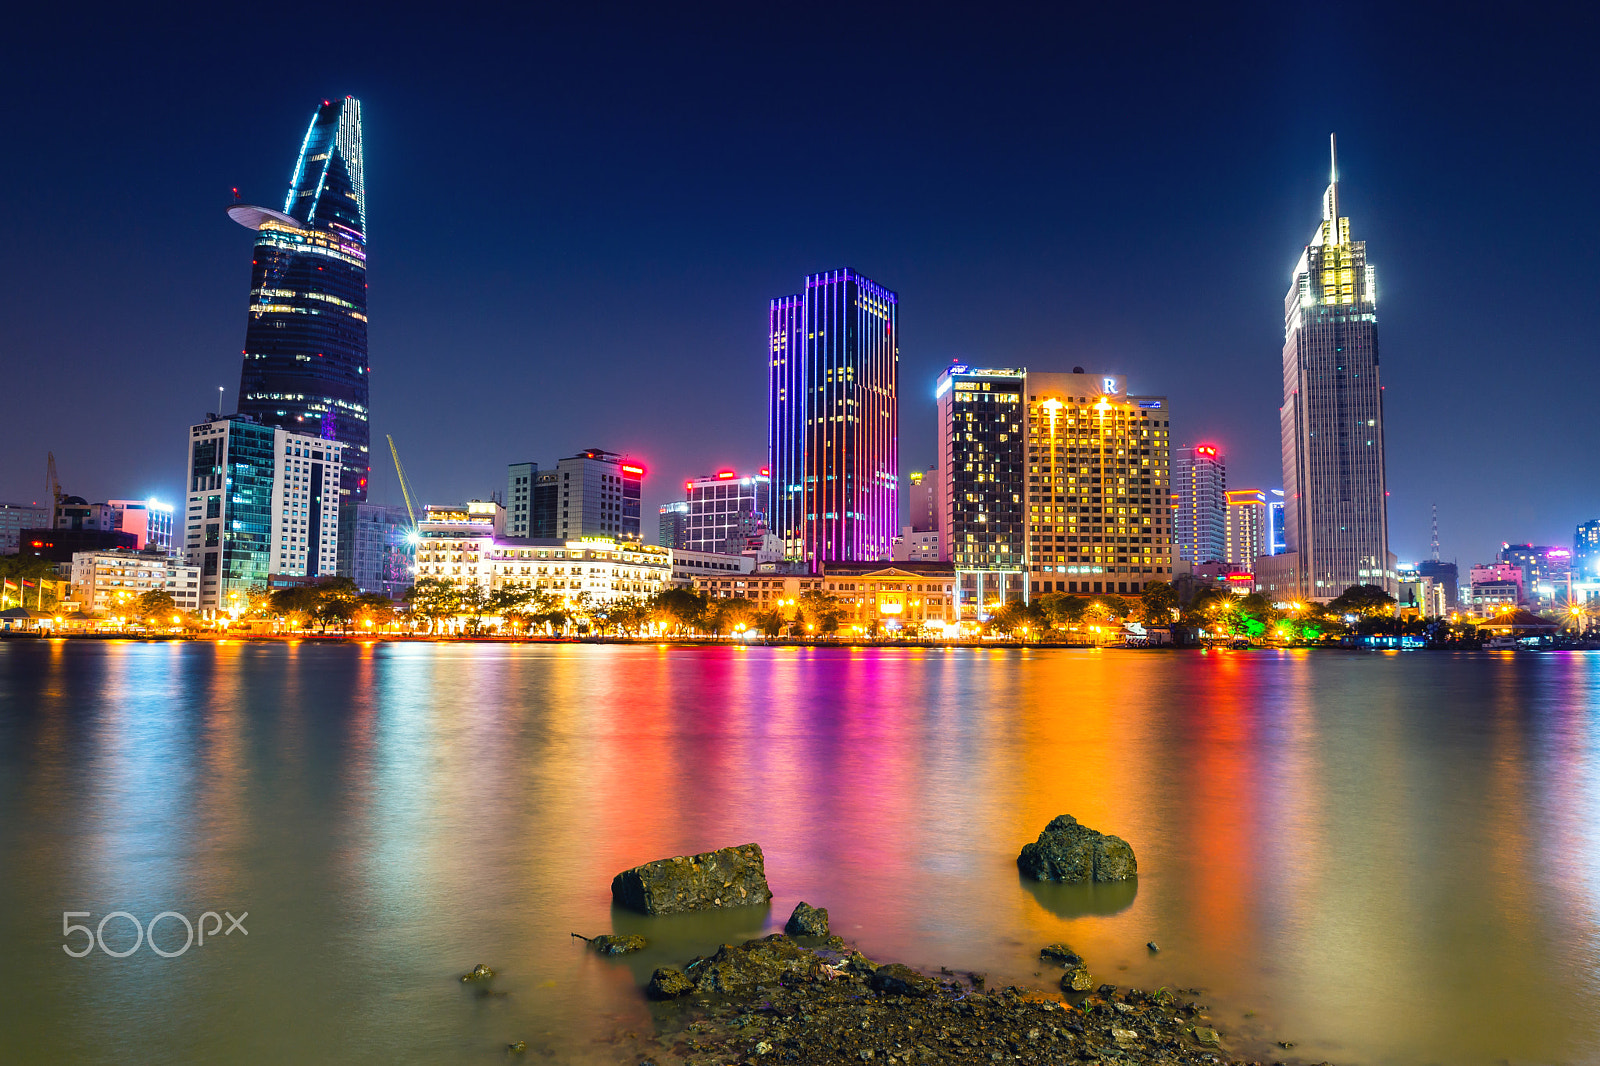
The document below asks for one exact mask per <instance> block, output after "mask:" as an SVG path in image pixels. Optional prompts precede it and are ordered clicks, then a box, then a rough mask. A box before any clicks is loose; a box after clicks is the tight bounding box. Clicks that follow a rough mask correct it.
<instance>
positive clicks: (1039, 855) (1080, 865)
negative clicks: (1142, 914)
mask: <svg viewBox="0 0 1600 1066" xmlns="http://www.w3.org/2000/svg"><path fill="white" fill-rule="evenodd" d="M1017 866H1018V867H1019V868H1020V869H1021V870H1022V872H1023V873H1025V874H1027V875H1028V876H1029V877H1031V878H1033V879H1034V880H1036V881H1066V882H1069V883H1079V884H1081V883H1083V882H1085V881H1125V880H1127V879H1128V878H1130V877H1132V876H1133V875H1134V874H1136V873H1138V864H1137V863H1136V861H1135V860H1134V857H1133V848H1131V847H1130V846H1129V845H1128V842H1127V841H1126V840H1123V839H1122V838H1121V837H1114V836H1110V835H1108V834H1106V833H1100V832H1096V831H1095V830H1093V829H1090V828H1088V827H1087V826H1082V825H1079V824H1078V820H1077V819H1076V818H1074V817H1073V816H1072V815H1070V814H1063V815H1060V816H1059V817H1057V818H1056V819H1055V820H1054V821H1052V822H1051V823H1050V824H1049V825H1047V826H1045V828H1044V832H1042V833H1040V834H1039V839H1038V841H1037V842H1036V843H1033V844H1024V845H1023V846H1022V854H1021V855H1018V856H1017Z"/></svg>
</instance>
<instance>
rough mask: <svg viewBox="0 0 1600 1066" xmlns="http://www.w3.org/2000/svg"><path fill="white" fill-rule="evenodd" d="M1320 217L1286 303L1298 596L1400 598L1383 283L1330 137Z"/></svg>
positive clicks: (1289, 490)
mask: <svg viewBox="0 0 1600 1066" xmlns="http://www.w3.org/2000/svg"><path fill="white" fill-rule="evenodd" d="M1328 154H1329V174H1328V188H1327V191H1326V192H1325V193H1324V194H1323V197H1322V221H1321V223H1320V224H1319V225H1318V226H1317V228H1316V230H1315V231H1314V232H1313V233H1312V235H1311V241H1310V243H1309V244H1307V245H1306V247H1305V250H1304V251H1303V252H1301V253H1300V261H1299V262H1298V263H1297V264H1296V265H1295V268H1294V272H1293V274H1292V276H1291V280H1290V283H1289V292H1288V294H1287V295H1286V296H1285V297H1284V302H1283V336H1284V339H1283V405H1282V406H1281V407H1280V408H1279V410H1278V416H1279V423H1280V429H1281V434H1282V443H1283V489H1284V517H1285V523H1284V525H1285V534H1286V539H1287V541H1288V549H1289V551H1290V552H1291V553H1293V554H1294V556H1295V558H1294V559H1293V560H1292V561H1290V560H1285V565H1287V566H1292V568H1293V573H1294V578H1293V582H1292V583H1293V586H1294V587H1295V589H1296V591H1297V593H1298V596H1299V597H1300V598H1302V599H1308V600H1321V601H1324V602H1325V601H1327V600H1331V599H1333V598H1335V597H1337V596H1338V595H1339V594H1340V593H1342V592H1343V591H1344V590H1345V589H1346V588H1348V587H1350V586H1351V585H1377V586H1379V587H1380V588H1382V589H1384V590H1385V591H1386V592H1389V593H1391V594H1393V593H1394V592H1395V590H1396V584H1397V581H1396V576H1395V564H1394V561H1393V559H1392V558H1391V556H1390V554H1389V508H1388V484H1387V479H1386V476H1385V469H1384V440H1383V385H1382V383H1381V381H1380V379H1379V374H1378V303H1377V292H1376V279H1375V278H1374V275H1373V270H1372V267H1371V266H1370V265H1368V263H1367V246H1366V242H1365V241H1353V240H1351V239H1350V220H1349V219H1348V218H1346V217H1344V216H1343V215H1342V214H1341V213H1340V211H1341V205H1340V203H1339V153H1338V141H1337V139H1336V138H1335V137H1333V136H1332V135H1330V136H1329V138H1328Z"/></svg>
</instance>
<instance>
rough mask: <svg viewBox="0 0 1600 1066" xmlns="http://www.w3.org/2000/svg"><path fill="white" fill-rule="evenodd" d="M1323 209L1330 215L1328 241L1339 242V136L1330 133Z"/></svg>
mask: <svg viewBox="0 0 1600 1066" xmlns="http://www.w3.org/2000/svg"><path fill="white" fill-rule="evenodd" d="M1323 209H1324V210H1325V211H1326V212H1327V215H1328V243H1329V244H1338V243H1339V138H1338V136H1337V135H1336V134H1332V133H1330V134H1328V196H1327V203H1326V204H1324V205H1323Z"/></svg>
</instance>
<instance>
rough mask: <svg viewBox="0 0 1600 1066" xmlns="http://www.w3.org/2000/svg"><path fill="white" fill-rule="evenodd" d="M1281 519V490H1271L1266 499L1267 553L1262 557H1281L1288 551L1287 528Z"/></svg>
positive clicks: (1282, 518)
mask: <svg viewBox="0 0 1600 1066" xmlns="http://www.w3.org/2000/svg"><path fill="white" fill-rule="evenodd" d="M1284 522H1285V519H1284V517H1283V490H1282V489H1273V490H1272V493H1271V495H1269V496H1268V498H1267V551H1265V552H1263V553H1262V554H1264V555H1282V554H1284V553H1285V552H1287V551H1288V550H1289V539H1288V532H1287V528H1286V526H1285V525H1284Z"/></svg>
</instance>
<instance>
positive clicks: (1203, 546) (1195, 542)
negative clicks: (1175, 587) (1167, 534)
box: [1172, 444, 1228, 563]
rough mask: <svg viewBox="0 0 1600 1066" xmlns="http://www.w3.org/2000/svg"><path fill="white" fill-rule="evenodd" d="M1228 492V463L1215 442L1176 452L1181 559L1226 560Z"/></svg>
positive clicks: (1177, 532)
mask: <svg viewBox="0 0 1600 1066" xmlns="http://www.w3.org/2000/svg"><path fill="white" fill-rule="evenodd" d="M1227 491H1228V471H1227V465H1226V464H1225V463H1224V461H1223V458H1222V451H1221V449H1219V448H1218V447H1217V446H1216V445H1214V444H1196V445H1194V446H1193V447H1189V448H1179V449H1178V450H1177V451H1176V452H1175V453H1174V454H1173V458H1172V502H1173V514H1174V522H1173V528H1174V536H1175V537H1176V538H1177V542H1178V558H1180V559H1182V560H1184V561H1186V562H1190V563H1220V562H1223V561H1224V560H1226V559H1227V557H1228V514H1227V500H1228V497H1227Z"/></svg>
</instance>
